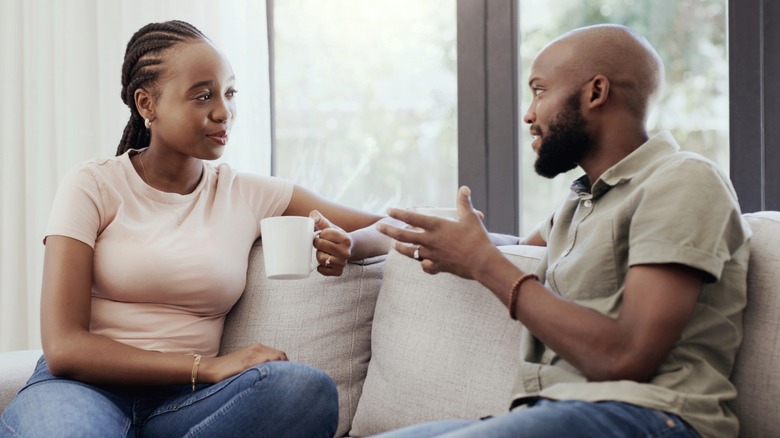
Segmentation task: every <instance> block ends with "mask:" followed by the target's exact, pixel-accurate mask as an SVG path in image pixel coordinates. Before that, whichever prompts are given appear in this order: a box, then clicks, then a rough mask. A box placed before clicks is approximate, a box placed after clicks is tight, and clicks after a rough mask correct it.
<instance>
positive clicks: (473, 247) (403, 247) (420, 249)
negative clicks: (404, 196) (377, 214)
mask: <svg viewBox="0 0 780 438" xmlns="http://www.w3.org/2000/svg"><path fill="white" fill-rule="evenodd" d="M470 195H471V190H470V189H469V188H468V187H466V186H463V187H461V188H460V189H459V190H458V197H457V207H458V220H457V221H452V220H449V219H443V218H438V217H434V216H427V215H424V214H420V213H415V212H413V211H409V210H401V209H397V208H392V209H390V210H388V215H389V216H390V217H392V218H395V219H398V220H400V221H402V222H404V223H406V224H408V227H407V228H405V229H401V228H397V227H393V226H391V225H388V224H386V223H379V224H377V229H378V230H379V231H380V232H381V233H384V234H386V235H387V236H389V237H391V238H393V239H395V240H396V243H395V249H396V250H397V251H398V252H400V253H401V254H403V255H405V256H407V257H411V258H416V259H417V260H420V264H421V266H422V268H423V270H424V271H425V272H427V273H429V274H437V273H439V272H449V273H452V274H455V275H458V276H460V277H464V278H469V279H473V278H475V275H476V273H478V272H479V270H480V269H481V266H482V263H484V262H486V261H487V257H486V256H485V255H486V254H488V253H490V252H495V251H497V250H496V248H495V246H494V245H493V244H492V243H491V241H490V237H489V235H488V232H487V230H486V229H485V227H484V225H483V224H482V218H481V216H482V215H481V214H480V212H478V211H477V210H475V209H474V206H473V205H472V204H471V198H470Z"/></svg>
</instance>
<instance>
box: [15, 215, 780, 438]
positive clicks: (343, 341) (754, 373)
mask: <svg viewBox="0 0 780 438" xmlns="http://www.w3.org/2000/svg"><path fill="white" fill-rule="evenodd" d="M745 217H746V219H747V221H748V223H749V224H750V226H751V228H752V229H753V233H754V234H753V241H752V245H751V259H750V267H749V278H748V305H747V308H746V310H745V315H744V333H745V336H744V341H743V344H742V347H741V349H740V352H739V355H738V358H737V362H736V367H735V369H734V372H733V375H732V379H733V381H734V383H735V384H736V386H737V387H738V390H739V394H740V396H739V397H738V399H737V400H735V401H733V402H731V408H732V409H733V410H734V411H735V412H736V413H737V415H738V417H739V418H740V422H741V432H740V436H742V437H751V438H755V437H768V436H775V434H776V428H777V425H780V411H778V410H777V409H776V408H775V405H774V400H776V399H778V397H780V371H778V370H780V291H778V287H777V286H776V285H778V284H780V269H778V268H780V212H759V213H752V214H745ZM501 249H502V251H503V252H504V253H505V255H506V257H507V258H509V259H510V260H511V261H512V262H513V263H515V264H516V265H517V266H519V267H521V268H522V269H524V270H528V271H533V270H534V267H535V266H536V265H537V264H538V263H539V260H540V258H541V257H542V256H543V255H544V248H538V247H529V246H510V247H502V248H501ZM247 275H248V276H247V284H246V291H245V293H244V295H243V297H242V298H241V300H240V301H239V302H238V303H237V304H236V305H235V307H234V308H233V309H232V310H231V312H230V313H229V314H228V317H227V319H226V322H225V330H224V335H223V342H222V352H223V353H226V352H230V351H233V350H235V349H238V348H240V347H243V346H245V345H247V344H249V343H253V342H260V343H263V344H267V345H270V346H273V347H275V348H278V349H281V350H283V351H285V352H286V353H287V355H288V357H289V359H290V360H293V361H299V362H304V363H307V364H310V365H313V366H315V367H318V368H320V369H323V370H324V371H326V372H327V373H328V374H329V375H330V376H331V377H332V378H333V380H334V381H335V382H336V384H337V387H338V390H339V427H338V432H337V436H353V437H360V436H368V435H372V434H375V433H379V432H383V431H386V430H389V429H393V428H397V427H401V426H406V425H409V424H413V423H418V422H422V421H426V420H434V419H442V418H478V417H483V416H486V415H492V414H500V413H503V412H506V409H507V405H508V400H509V397H510V390H511V388H512V384H513V382H514V378H515V370H516V368H517V365H518V363H519V361H520V357H519V354H518V344H519V342H520V330H521V326H520V324H519V323H518V322H516V321H512V320H511V319H509V317H508V315H507V310H506V308H505V307H504V306H503V305H502V304H501V303H500V302H499V301H498V300H497V299H496V298H495V297H494V296H493V295H492V294H491V293H490V292H488V291H487V290H486V289H484V288H483V287H482V286H481V285H479V284H478V283H476V282H474V281H471V280H464V279H460V278H457V277H455V276H452V275H450V274H438V275H433V276H432V275H427V274H425V273H423V272H422V270H421V269H420V267H419V263H417V262H416V261H414V260H411V259H409V258H406V257H404V256H402V255H400V254H398V253H396V252H391V253H390V254H388V255H387V256H382V257H376V258H371V259H367V260H363V261H360V262H358V263H351V264H349V265H348V266H347V267H346V269H345V271H344V274H343V276H342V277H340V278H332V277H323V276H320V275H319V274H317V273H314V274H312V276H311V277H309V278H308V279H305V280H269V279H266V278H265V273H264V268H263V251H262V246H261V244H260V243H259V242H258V243H257V244H256V245H255V246H253V248H252V251H251V254H250V260H249V270H248V273H247ZM40 354H41V352H40V350H25V351H15V352H4V353H0V411H2V410H3V409H4V408H5V406H6V405H7V403H8V402H9V401H10V399H11V398H12V397H13V395H14V394H15V393H16V391H18V390H19V388H21V387H22V385H23V384H24V382H25V380H26V379H27V378H28V376H29V375H30V373H31V372H32V369H33V367H34V364H35V361H36V360H37V359H38V356H39V355H40Z"/></svg>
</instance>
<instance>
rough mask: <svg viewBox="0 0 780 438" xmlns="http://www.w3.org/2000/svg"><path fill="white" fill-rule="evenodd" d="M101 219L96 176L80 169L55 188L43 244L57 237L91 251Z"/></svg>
mask: <svg viewBox="0 0 780 438" xmlns="http://www.w3.org/2000/svg"><path fill="white" fill-rule="evenodd" d="M103 216H104V212H103V211H102V202H101V196H100V188H99V185H98V183H97V181H96V179H95V176H94V174H93V173H92V172H91V171H90V170H89V168H88V167H87V166H86V165H82V166H79V167H77V168H75V169H73V170H71V171H70V172H69V173H68V174H66V175H65V177H64V178H63V180H62V181H61V182H60V185H59V187H58V188H57V194H56V195H55V197H54V203H53V204H52V208H51V213H50V214H49V222H48V225H47V227H46V233H45V237H44V243H45V242H46V237H48V236H52V235H59V236H66V237H71V238H73V239H76V240H79V241H81V242H84V243H86V244H87V245H89V246H91V247H92V248H94V247H95V241H96V239H97V236H98V233H99V232H100V227H101V223H102V220H101V219H102V217H103Z"/></svg>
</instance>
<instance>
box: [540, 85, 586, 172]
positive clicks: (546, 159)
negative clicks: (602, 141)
mask: <svg viewBox="0 0 780 438" xmlns="http://www.w3.org/2000/svg"><path fill="white" fill-rule="evenodd" d="M586 124H587V123H586V121H585V118H584V117H583V116H582V111H581V110H580V102H579V93H578V92H576V91H575V92H573V93H572V94H571V95H570V96H569V97H568V98H567V99H566V100H565V102H564V105H563V109H562V110H561V112H559V113H558V114H557V115H556V116H555V117H554V118H553V120H552V121H551V122H550V123H549V125H548V127H547V128H546V129H545V128H542V127H541V126H533V125H532V126H531V129H532V130H533V131H535V132H536V133H537V134H538V135H539V138H540V144H539V147H538V148H537V150H536V153H537V159H536V162H535V163H534V170H536V173H538V174H539V175H541V176H543V177H545V178H553V177H555V176H557V175H558V174H560V173H564V172H567V171H569V170H571V169H574V168H575V167H577V164H578V163H579V162H580V161H581V160H582V159H583V158H584V157H585V156H587V155H588V154H589V153H590V151H591V150H592V149H593V142H592V140H591V138H590V136H589V135H588V132H587V130H586Z"/></svg>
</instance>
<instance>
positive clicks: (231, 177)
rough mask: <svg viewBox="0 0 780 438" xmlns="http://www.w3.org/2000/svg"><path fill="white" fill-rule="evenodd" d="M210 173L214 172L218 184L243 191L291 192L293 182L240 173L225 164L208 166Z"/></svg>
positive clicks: (273, 177)
mask: <svg viewBox="0 0 780 438" xmlns="http://www.w3.org/2000/svg"><path fill="white" fill-rule="evenodd" d="M209 168H210V169H211V170H210V171H211V172H214V174H215V176H216V178H217V181H218V184H220V185H224V184H230V185H231V186H234V187H236V188H238V189H239V190H245V191H251V192H256V191H276V190H279V189H280V188H281V189H286V188H289V190H292V187H293V185H294V184H293V182H292V181H289V180H286V179H284V178H280V177H277V176H270V175H260V174H257V173H251V172H240V171H238V170H236V169H235V168H234V167H233V166H231V165H230V164H227V163H220V164H216V165H214V164H210V165H209Z"/></svg>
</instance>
